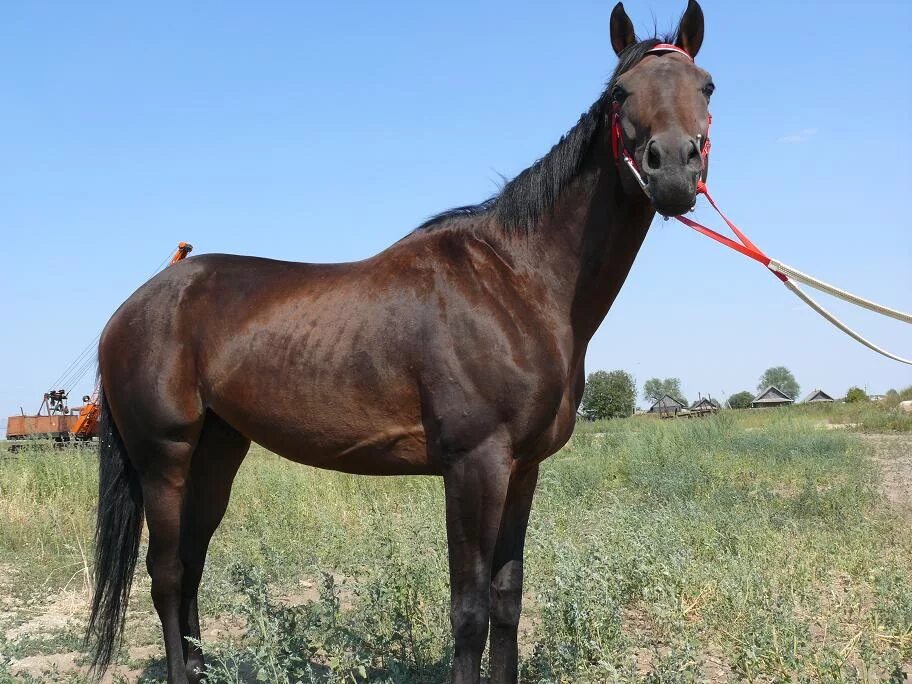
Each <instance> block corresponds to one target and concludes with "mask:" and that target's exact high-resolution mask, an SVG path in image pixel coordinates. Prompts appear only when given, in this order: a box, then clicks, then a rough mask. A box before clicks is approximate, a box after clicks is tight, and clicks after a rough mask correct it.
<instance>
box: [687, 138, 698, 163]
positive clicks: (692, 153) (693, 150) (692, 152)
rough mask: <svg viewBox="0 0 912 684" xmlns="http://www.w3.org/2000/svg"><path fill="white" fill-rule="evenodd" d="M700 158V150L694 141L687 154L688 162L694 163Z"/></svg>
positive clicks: (691, 142)
mask: <svg viewBox="0 0 912 684" xmlns="http://www.w3.org/2000/svg"><path fill="white" fill-rule="evenodd" d="M699 156H700V150H699V149H698V148H697V143H696V142H695V141H693V140H691V141H690V147H689V149H688V152H687V161H688V162H692V161H693V160H694V159H697V158H698V157H699Z"/></svg>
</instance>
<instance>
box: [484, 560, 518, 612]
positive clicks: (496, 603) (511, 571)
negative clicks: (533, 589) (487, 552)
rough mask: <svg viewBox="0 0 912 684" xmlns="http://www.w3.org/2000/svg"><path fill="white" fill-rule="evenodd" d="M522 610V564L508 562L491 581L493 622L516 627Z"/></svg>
mask: <svg viewBox="0 0 912 684" xmlns="http://www.w3.org/2000/svg"><path fill="white" fill-rule="evenodd" d="M521 612H522V565H521V564H519V563H517V562H515V561H512V562H510V563H507V564H506V565H505V566H504V567H503V568H501V570H500V572H498V573H497V575H496V576H495V577H494V579H493V580H492V581H491V624H492V625H494V626H496V627H516V626H518V625H519V615H520V613H521Z"/></svg>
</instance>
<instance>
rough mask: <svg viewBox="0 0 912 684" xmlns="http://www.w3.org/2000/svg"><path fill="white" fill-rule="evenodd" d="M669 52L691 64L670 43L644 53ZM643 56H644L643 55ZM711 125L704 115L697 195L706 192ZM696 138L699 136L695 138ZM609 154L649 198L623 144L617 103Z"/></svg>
mask: <svg viewBox="0 0 912 684" xmlns="http://www.w3.org/2000/svg"><path fill="white" fill-rule="evenodd" d="M669 52H677V53H680V54H682V55H684V56H685V57H687V59H689V60H690V61H691V62H693V57H691V56H690V55H689V54H688V53H687V51H686V50H684V49H682V48H679V47H678V46H677V45H671V44H670V43H659V44H658V45H656V46H655V47H653V48H650V49H649V50H647V51H646V54H647V55H663V54H667V53H669ZM644 56H645V55H644ZM710 124H712V114H707V115H706V137H705V138H704V139H703V144H702V145H701V146H700V159H701V160H702V162H703V171H702V173H701V175H700V180H699V181H697V193H701V192H706V172H707V164H708V162H709V148H710V143H709V127H710ZM697 137H698V138H699V137H700V136H697ZM611 152H612V154H614V159H615V161H623V162H624V163H625V164H627V167H628V168H629V169H630V172H631V173H632V174H633V177H634V178H635V179H636V182H637V183H638V184H639V186H640V188H641V189H642V190H643V192H644V193H645V194H646V196H647V197H649V190H648V189H647V185H648V184H647V183H646V179H645V178H643V173H642V171H640V167H639V166H638V165H637V163H636V160H635V159H634V157H633V155H632V154H631V153H630V151H629V150H628V149H627V145H626V144H625V143H624V135H623V131H622V130H621V106H620V105H619V104H618V103H616V102H615V103H614V106H613V107H612V109H611Z"/></svg>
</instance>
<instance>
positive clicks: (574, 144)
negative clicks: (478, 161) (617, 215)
mask: <svg viewBox="0 0 912 684" xmlns="http://www.w3.org/2000/svg"><path fill="white" fill-rule="evenodd" d="M672 41H673V38H672V37H671V36H666V37H664V38H659V37H653V38H647V39H646V40H642V41H640V42H638V43H635V44H633V45H631V46H629V47H627V48H626V49H625V50H624V51H623V52H622V53H621V55H620V58H619V59H618V64H617V67H616V68H615V70H614V73H613V74H612V75H611V78H610V79H609V80H608V85H607V86H606V87H605V90H604V91H603V92H602V94H601V96H600V97H599V99H598V100H596V102H595V104H593V105H592V106H591V107H590V108H589V111H588V112H586V113H585V114H583V115H582V116H581V117H580V120H579V121H578V122H577V124H576V126H574V127H573V128H572V129H571V130H570V131H569V132H568V133H566V134H565V135H564V136H563V137H562V138H561V139H560V140H559V141H558V143H557V144H556V145H555V146H554V147H552V148H551V150H550V151H549V152H548V154H546V155H545V156H544V157H542V158H541V159H539V160H538V161H537V162H535V163H534V164H532V166H530V167H529V168H527V169H526V170H525V171H522V172H521V173H520V174H519V175H518V176H516V178H514V179H513V180H511V181H510V182H508V183H507V184H506V185H504V187H503V188H502V189H501V191H500V192H499V193H498V194H497V195H494V196H493V197H491V198H489V199H487V200H485V201H484V202H482V203H480V204H470V205H468V206H464V207H456V208H455V209H449V210H447V211H444V212H442V213H440V214H437V215H436V216H434V217H432V218H430V219H428V220H427V221H425V222H424V223H422V224H421V225H420V226H418V228H416V229H415V230H416V231H421V230H429V229H434V228H437V227H440V226H442V225H443V224H445V223H447V222H448V221H450V220H451V219H458V218H461V217H466V216H479V215H482V214H484V215H491V214H493V215H494V216H495V217H496V218H497V219H498V220H499V221H500V223H501V224H502V225H503V226H504V227H505V228H507V229H514V230H524V229H528V228H529V227H530V226H531V225H532V224H533V223H534V222H535V221H536V220H537V219H539V218H540V217H541V216H543V215H544V214H545V213H546V212H548V211H549V210H550V209H551V207H552V206H554V202H555V201H556V200H557V198H558V197H559V196H560V194H561V192H562V191H563V190H564V189H565V188H566V187H567V185H568V183H570V181H571V180H573V178H574V177H575V176H576V175H577V173H579V171H580V168H581V166H582V164H583V162H584V161H585V159H586V154H587V153H588V152H589V149H590V148H591V147H592V143H593V141H595V140H596V138H597V137H598V134H599V132H600V131H601V130H602V127H603V126H607V125H609V110H610V106H611V91H612V89H613V88H614V83H615V81H616V80H617V78H618V77H619V76H621V74H623V73H624V72H625V71H627V70H629V69H631V68H632V67H634V66H635V65H636V64H638V63H639V61H640V60H641V59H643V57H645V56H646V52H647V51H649V50H650V49H652V48H653V47H655V46H656V45H658V44H659V43H664V42H672Z"/></svg>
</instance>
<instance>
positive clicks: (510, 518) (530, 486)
mask: <svg viewBox="0 0 912 684" xmlns="http://www.w3.org/2000/svg"><path fill="white" fill-rule="evenodd" d="M536 482H538V465H535V466H532V467H530V468H528V469H526V470H517V471H516V472H514V474H513V476H512V478H511V479H510V487H509V489H508V491H507V500H506V504H505V506H504V512H503V518H502V520H501V523H500V534H499V536H498V538H497V546H496V547H495V549H494V563H493V566H492V570H491V651H490V662H491V684H515V683H516V682H517V681H518V678H519V651H518V645H517V633H518V629H519V615H520V612H521V611H522V587H523V546H524V544H525V541H526V527H527V526H528V524H529V512H530V510H531V509H532V496H533V495H534V494H535V484H536Z"/></svg>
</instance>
